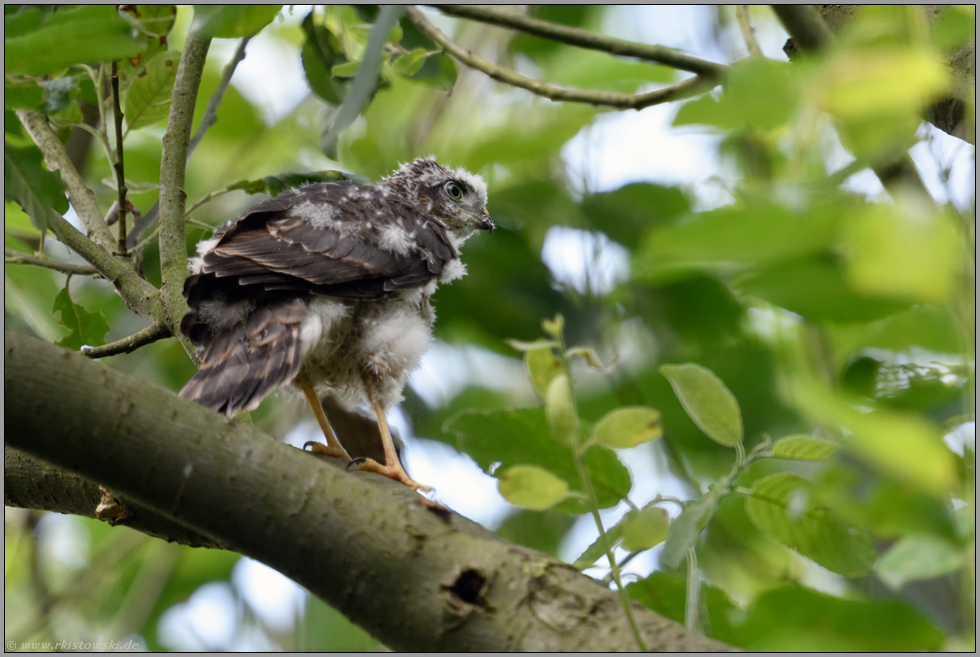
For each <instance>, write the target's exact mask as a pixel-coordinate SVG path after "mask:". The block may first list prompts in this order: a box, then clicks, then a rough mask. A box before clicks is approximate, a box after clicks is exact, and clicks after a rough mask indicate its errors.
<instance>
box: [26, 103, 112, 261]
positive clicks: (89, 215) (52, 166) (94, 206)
mask: <svg viewBox="0 0 980 657" xmlns="http://www.w3.org/2000/svg"><path fill="white" fill-rule="evenodd" d="M15 111H16V113H17V117H18V118H19V119H20V122H21V123H23V124H24V128H26V129H27V134H29V135H30V136H31V138H32V139H33V140H34V143H35V144H37V147H38V148H40V149H41V153H43V154H44V161H45V162H46V163H47V165H48V169H49V170H51V171H57V172H58V173H59V174H60V175H61V179H62V181H64V183H65V187H66V188H67V190H68V201H69V202H70V203H71V205H72V207H73V208H75V212H76V213H77V214H78V218H79V219H80V220H81V222H82V225H83V226H85V230H86V231H87V232H88V235H89V237H90V238H91V240H92V241H93V242H95V244H97V245H98V246H100V247H102V248H103V249H105V250H106V251H107V252H109V253H112V252H113V250H115V247H116V241H115V240H114V239H113V238H112V233H111V232H109V227H108V226H107V225H106V223H105V217H104V216H103V215H102V211H101V210H100V209H99V204H98V203H97V202H96V201H95V194H93V193H92V190H91V189H89V188H88V186H87V185H86V184H85V181H84V180H83V179H82V177H81V175H79V173H78V169H76V168H75V165H74V164H72V161H71V158H69V157H68V152H67V151H65V146H64V144H62V143H61V140H60V139H58V136H57V135H55V134H54V132H53V131H52V130H51V128H50V126H48V121H47V119H46V118H45V117H43V116H41V115H40V114H38V113H37V112H28V111H26V110H20V109H19V110H15ZM86 260H88V258H86ZM89 262H91V261H89ZM93 264H94V263H93Z"/></svg>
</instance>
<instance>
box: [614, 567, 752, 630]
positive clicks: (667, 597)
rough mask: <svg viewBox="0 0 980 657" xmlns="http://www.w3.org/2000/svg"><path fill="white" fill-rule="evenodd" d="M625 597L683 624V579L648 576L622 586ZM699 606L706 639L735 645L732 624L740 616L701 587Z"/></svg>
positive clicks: (724, 598) (717, 593)
mask: <svg viewBox="0 0 980 657" xmlns="http://www.w3.org/2000/svg"><path fill="white" fill-rule="evenodd" d="M626 593H627V595H629V597H630V598H631V599H632V600H636V601H637V602H639V603H640V604H642V605H643V606H644V607H646V608H647V609H651V610H653V611H655V612H657V613H658V614H660V615H661V616H664V617H666V618H669V619H671V620H672V621H674V622H676V623H680V624H683V623H684V607H685V605H684V602H685V599H686V597H687V578H686V577H684V576H682V575H676V574H674V573H668V572H664V571H662V570H661V571H656V572H654V573H651V574H650V576H648V577H645V578H644V579H641V580H639V581H637V582H630V583H629V584H627V585H626ZM701 602H702V605H703V606H704V607H706V608H707V618H706V619H702V620H705V621H707V622H706V623H705V627H706V628H707V629H709V630H710V634H708V636H710V637H712V638H714V639H718V640H719V641H723V642H725V643H727V644H729V645H735V642H736V638H735V637H736V635H735V630H734V629H733V627H732V620H733V619H736V618H738V616H739V615H740V614H739V612H740V610H739V608H738V607H737V606H736V605H735V603H734V602H732V599H731V598H730V597H729V596H728V594H727V593H725V592H724V591H723V590H721V589H719V588H718V587H715V586H710V585H707V584H703V583H702V584H701Z"/></svg>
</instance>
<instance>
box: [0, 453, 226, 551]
mask: <svg viewBox="0 0 980 657" xmlns="http://www.w3.org/2000/svg"><path fill="white" fill-rule="evenodd" d="M100 498H101V492H100V491H99V485H98V484H94V483H92V482H91V481H89V480H87V479H84V478H82V477H79V476H78V475H76V474H72V473H71V472H68V471H67V470H63V469H61V468H59V467H57V466H54V465H51V464H50V463H48V462H47V461H42V460H41V459H39V458H37V457H34V456H31V455H30V454H25V453H24V452H22V451H20V450H18V449H14V448H12V447H9V446H7V445H4V448H3V504H4V506H13V507H20V508H22V509H43V510H45V511H55V512H57V513H71V514H73V515H76V516H85V517H86V518H95V517H97V516H96V513H95V510H96V507H97V506H98V505H99V500H100ZM117 499H118V500H119V502H121V503H122V504H123V506H125V507H126V509H127V510H128V511H129V512H130V515H129V517H128V518H126V519H125V520H124V521H122V522H120V523H119V524H122V525H125V526H126V527H131V528H133V529H136V530H138V531H141V532H143V533H144V534H149V535H150V536H155V537H157V538H162V539H164V540H167V541H170V542H173V543H181V544H183V545H190V546H191V547H210V548H222V546H221V544H220V543H218V542H217V541H215V540H214V539H213V538H210V537H207V536H204V535H203V534H199V533H197V532H195V531H193V530H190V529H188V528H187V527H185V526H184V525H181V524H179V523H176V522H174V521H173V520H170V519H168V518H165V517H164V516H162V515H160V514H159V513H157V512H156V511H153V510H152V509H149V508H147V507H146V506H143V505H141V504H139V503H137V502H134V501H132V500H129V499H127V498H125V497H122V498H117Z"/></svg>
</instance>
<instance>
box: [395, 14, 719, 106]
mask: <svg viewBox="0 0 980 657" xmlns="http://www.w3.org/2000/svg"><path fill="white" fill-rule="evenodd" d="M405 15H406V16H408V18H409V20H411V21H412V22H413V23H415V26H416V27H418V28H419V31H421V32H422V33H423V34H425V35H426V36H427V37H429V38H430V39H432V40H433V41H435V42H436V43H438V44H439V45H440V46H442V47H443V49H444V50H445V51H446V52H447V53H448V54H450V55H452V56H453V57H454V58H456V59H458V60H459V61H460V62H462V63H463V64H465V65H467V66H469V67H470V68H473V69H475V70H477V71H481V72H483V73H485V74H487V75H488V76H489V77H491V78H493V79H494V80H497V81H498V82H502V83H504V84H508V85H510V86H512V87H519V88H521V89H526V90H528V91H530V92H531V93H534V94H536V95H538V96H543V97H545V98H548V99H550V100H554V101H566V102H575V103H588V104H590V105H600V106H604V107H615V108H617V109H636V110H639V109H643V108H644V107H650V106H651V105H658V104H661V103H667V102H671V101H674V100H678V99H681V98H686V97H688V96H693V95H695V94H697V93H700V92H703V91H708V90H709V89H711V88H712V87H714V86H715V85H716V84H717V81H716V80H715V79H714V78H713V77H712V78H706V77H702V76H694V77H691V78H688V79H687V80H683V81H682V82H678V83H676V84H673V85H670V86H669V87H664V88H663V89H657V90H655V91H650V92H647V93H643V94H627V93H622V92H619V91H598V90H594V89H565V88H562V87H555V86H552V85H549V84H545V83H543V82H539V81H538V80H532V79H531V78H528V77H524V76H523V75H520V74H519V73H515V72H514V71H511V70H510V69H506V68H502V67H500V66H497V65H496V64H492V63H490V62H488V61H487V60H485V59H483V58H482V57H480V56H479V55H474V54H473V53H472V52H469V51H466V50H463V49H462V48H460V47H459V46H458V45H456V44H455V43H453V42H452V41H451V40H450V39H449V37H447V36H446V35H445V34H443V33H442V31H440V30H439V29H438V28H437V27H435V26H434V25H433V24H432V23H430V22H429V21H428V20H426V18H425V17H424V16H423V15H422V13H421V12H419V11H418V10H417V9H415V8H413V7H407V8H406V9H405Z"/></svg>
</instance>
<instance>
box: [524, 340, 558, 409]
mask: <svg viewBox="0 0 980 657" xmlns="http://www.w3.org/2000/svg"><path fill="white" fill-rule="evenodd" d="M524 363H525V364H526V365H527V371H528V374H529V375H530V377H531V383H532V384H533V385H534V389H535V390H536V391H537V393H538V395H540V396H541V399H547V396H548V387H549V386H550V385H551V382H552V381H554V379H555V377H556V376H558V375H559V374H561V373H562V365H561V361H560V360H559V359H558V357H557V356H555V352H554V351H552V349H551V347H545V348H543V349H529V350H527V351H525V352H524Z"/></svg>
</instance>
